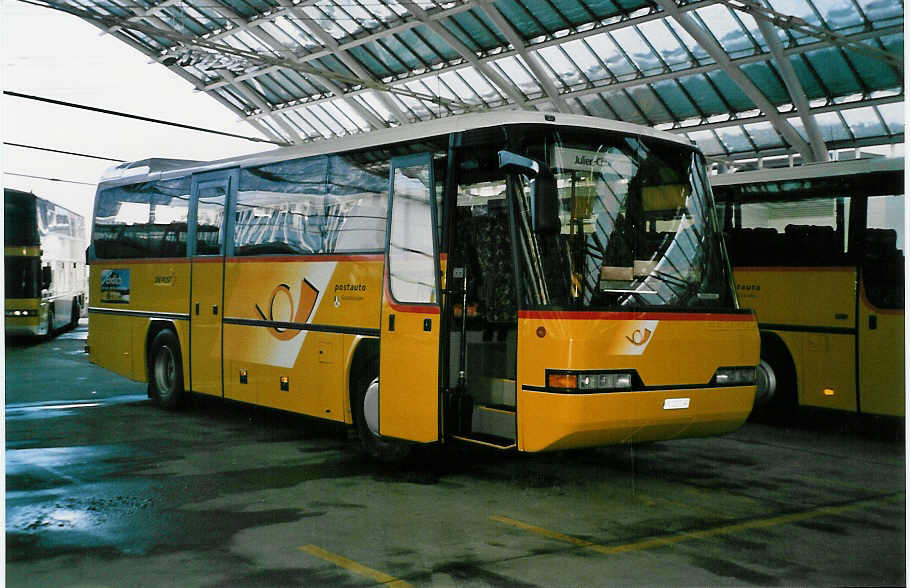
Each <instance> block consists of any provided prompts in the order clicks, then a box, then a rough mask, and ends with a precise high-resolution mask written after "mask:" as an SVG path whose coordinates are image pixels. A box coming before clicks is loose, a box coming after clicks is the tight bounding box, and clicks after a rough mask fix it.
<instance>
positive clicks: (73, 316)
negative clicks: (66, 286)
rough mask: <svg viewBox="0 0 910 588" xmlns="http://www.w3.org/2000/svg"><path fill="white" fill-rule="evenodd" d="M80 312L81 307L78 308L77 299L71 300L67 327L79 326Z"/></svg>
mask: <svg viewBox="0 0 910 588" xmlns="http://www.w3.org/2000/svg"><path fill="white" fill-rule="evenodd" d="M80 314H82V309H80V308H79V301H78V300H73V306H72V311H71V312H70V324H69V325H67V329H70V330H72V329H75V328H76V327H77V326H79V315H80Z"/></svg>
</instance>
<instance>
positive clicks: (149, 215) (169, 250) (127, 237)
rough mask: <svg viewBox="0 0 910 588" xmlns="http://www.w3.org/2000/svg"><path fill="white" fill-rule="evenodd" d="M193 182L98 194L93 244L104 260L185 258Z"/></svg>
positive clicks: (167, 182) (137, 186) (185, 180)
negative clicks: (191, 184) (191, 185)
mask: <svg viewBox="0 0 910 588" xmlns="http://www.w3.org/2000/svg"><path fill="white" fill-rule="evenodd" d="M189 194H190V179H189V178H177V179H173V180H159V181H156V182H143V183H140V184H131V185H128V186H119V187H117V188H109V189H107V190H104V191H102V192H101V193H100V194H99V195H98V202H97V205H96V210H95V228H94V233H93V235H92V241H93V244H94V248H95V256H96V257H98V258H100V259H124V258H147V257H185V256H186V226H187V224H186V223H187V216H188V211H189Z"/></svg>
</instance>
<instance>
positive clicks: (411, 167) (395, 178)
mask: <svg viewBox="0 0 910 588" xmlns="http://www.w3.org/2000/svg"><path fill="white" fill-rule="evenodd" d="M434 186H435V184H434V180H433V160H432V157H431V155H430V154H428V153H427V154H421V155H414V156H407V157H399V158H394V159H392V162H391V170H390V181H389V210H388V214H389V221H388V226H387V229H386V246H385V247H386V264H385V272H384V277H383V296H382V318H381V321H382V322H381V335H380V359H379V390H380V391H379V433H380V434H381V435H385V436H388V437H395V438H398V439H407V440H410V441H417V442H424V443H428V442H431V441H436V440H437V439H439V335H440V303H439V291H440V286H439V251H438V235H437V234H436V233H437V223H436V214H437V213H436V197H435V194H434Z"/></svg>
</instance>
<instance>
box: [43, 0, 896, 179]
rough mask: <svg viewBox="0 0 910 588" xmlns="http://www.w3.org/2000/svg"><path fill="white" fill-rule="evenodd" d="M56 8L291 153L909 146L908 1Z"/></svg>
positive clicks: (259, 2) (309, 2) (795, 153)
mask: <svg viewBox="0 0 910 588" xmlns="http://www.w3.org/2000/svg"><path fill="white" fill-rule="evenodd" d="M39 3H41V4H43V5H45V6H49V7H51V8H55V9H58V10H63V11H66V12H70V13H73V14H76V15H77V16H80V17H81V18H83V19H86V20H88V21H90V22H91V23H93V24H94V25H96V26H98V27H99V28H101V29H103V30H104V31H106V32H107V33H109V34H111V35H114V36H115V37H117V38H119V39H120V40H122V41H124V42H125V43H127V44H129V45H130V46H132V47H134V48H136V49H138V50H140V51H142V52H143V53H145V54H147V55H148V56H150V57H151V58H153V59H155V60H156V61H158V62H159V63H161V64H162V66H163V67H168V68H170V69H171V70H172V71H174V72H175V73H177V74H178V75H180V76H182V77H183V78H185V79H186V80H188V81H189V82H190V83H191V84H192V85H193V86H194V87H195V88H196V89H197V90H200V91H203V92H206V93H208V94H209V95H211V96H213V97H214V98H215V99H216V100H218V102H220V103H221V104H223V105H224V106H225V107H226V108H229V109H230V110H231V111H233V112H235V113H236V114H237V115H238V116H240V117H242V118H243V119H244V120H246V121H248V122H249V123H250V124H251V125H253V126H254V127H256V128H257V129H259V130H260V131H261V132H262V133H264V134H265V135H266V136H268V137H269V138H270V139H271V140H273V141H276V142H282V143H288V144H299V143H304V142H307V141H313V140H321V139H325V138H330V137H335V136H342V135H349V134H355V133H363V132H368V131H370V130H372V129H378V128H383V127H391V126H404V125H409V124H413V123H415V122H418V121H424V120H429V119H434V118H439V117H445V116H452V115H456V114H460V113H465V112H471V111H477V110H501V109H522V110H537V111H546V112H555V113H576V114H587V115H593V116H599V117H604V118H609V119H616V120H621V121H626V122H631V123H638V124H643V125H648V126H652V127H655V128H659V129H662V130H668V131H671V132H674V133H680V134H683V135H685V136H687V137H688V138H689V139H691V140H692V141H694V142H695V143H697V144H698V145H699V146H700V147H701V149H702V150H703V151H704V152H705V153H706V154H707V155H708V156H709V157H710V158H711V159H712V160H713V161H717V162H721V163H730V164H734V165H737V163H739V164H742V163H745V162H746V161H753V162H754V161H756V160H757V159H758V158H773V157H775V156H781V157H783V158H785V159H788V160H789V161H790V162H791V163H792V162H796V161H803V162H805V161H822V160H826V159H830V158H832V157H835V156H836V155H837V152H838V151H839V150H847V151H846V152H847V153H848V154H852V155H849V156H851V157H852V156H856V155H858V154H859V153H861V152H862V151H863V150H870V152H878V153H882V152H884V153H887V152H889V150H890V151H893V150H894V147H893V146H895V145H900V146H901V147H900V148H901V149H902V144H903V142H904V87H903V79H904V73H903V67H904V66H903V54H904V35H903V27H904V14H903V4H902V2H900V1H899V0H701V1H693V2H687V1H685V0H682V1H678V0H654V1H642V0H454V1H445V0H158V1H151V0H71V1H69V2H50V1H47V0H40V2H39ZM889 146H890V147H889ZM876 149H877V150H878V151H875V150H876Z"/></svg>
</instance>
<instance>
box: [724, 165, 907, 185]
mask: <svg viewBox="0 0 910 588" xmlns="http://www.w3.org/2000/svg"><path fill="white" fill-rule="evenodd" d="M903 171H904V159H903V158H902V157H877V158H869V159H851V160H848V161H827V162H824V163H810V164H807V165H801V166H799V167H779V168H769V169H759V170H753V171H745V172H734V173H729V174H717V175H715V176H711V178H710V179H711V186H712V187H715V188H717V187H722V186H739V185H743V184H765V183H770V182H783V181H788V180H811V179H815V178H831V177H839V176H854V175H863V174H870V173H881V172H903Z"/></svg>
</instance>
